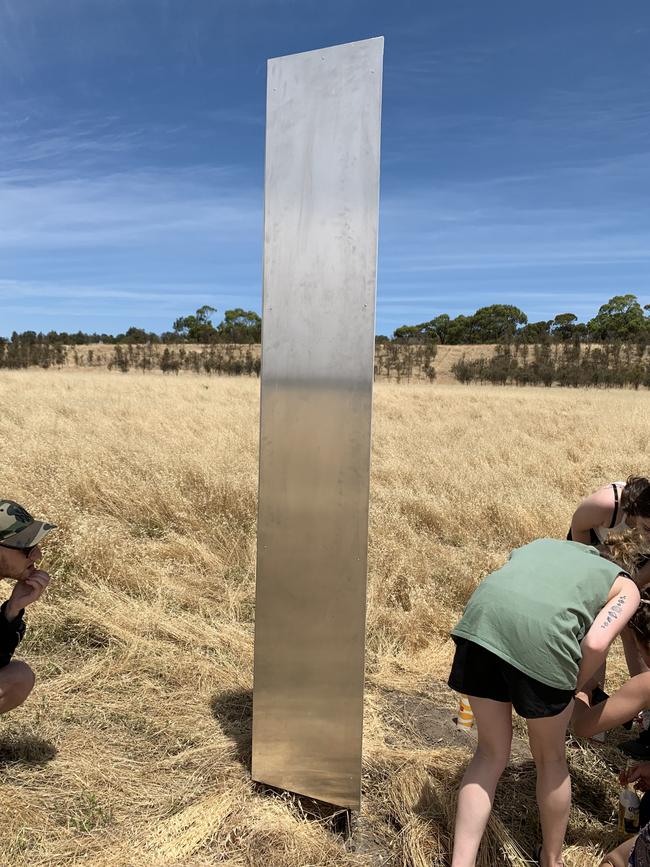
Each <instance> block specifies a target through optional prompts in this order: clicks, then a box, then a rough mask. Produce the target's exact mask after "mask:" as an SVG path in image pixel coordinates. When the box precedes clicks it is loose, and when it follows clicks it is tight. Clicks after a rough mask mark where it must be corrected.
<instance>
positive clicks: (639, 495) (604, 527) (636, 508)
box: [567, 476, 650, 589]
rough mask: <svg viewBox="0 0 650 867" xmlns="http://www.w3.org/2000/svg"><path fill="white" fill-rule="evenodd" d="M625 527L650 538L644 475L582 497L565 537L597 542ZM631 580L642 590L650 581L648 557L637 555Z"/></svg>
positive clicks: (649, 486) (648, 484)
mask: <svg viewBox="0 0 650 867" xmlns="http://www.w3.org/2000/svg"><path fill="white" fill-rule="evenodd" d="M628 530H638V532H639V533H641V534H643V535H645V536H648V537H650V479H646V478H645V477H643V476H630V477H629V478H628V480H627V482H612V483H611V484H610V485H603V487H602V488H598V490H597V491H594V493H593V494H590V495H589V496H588V497H585V499H584V500H583V501H582V502H581V503H580V505H579V506H578V508H577V509H576V510H575V512H574V513H573V517H572V518H571V527H570V528H569V532H568V534H567V539H570V540H573V541H574V542H583V543H584V544H585V545H599V544H602V543H607V541H608V538H609V536H610V535H611V534H617V533H625V532H627V531H628ZM634 580H635V581H636V582H637V584H638V585H639V588H641V589H642V588H643V587H645V585H646V584H648V583H650V556H642V557H640V558H639V562H638V563H637V571H636V575H635V579H634Z"/></svg>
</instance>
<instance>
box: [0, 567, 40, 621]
mask: <svg viewBox="0 0 650 867" xmlns="http://www.w3.org/2000/svg"><path fill="white" fill-rule="evenodd" d="M49 583H50V576H49V575H48V574H47V572H43V570H42V569H34V571H33V572H31V573H30V575H29V577H28V578H25V579H23V580H22V581H16V585H15V586H14V589H13V591H12V593H11V596H10V597H9V599H8V600H7V605H6V607H5V618H6V619H7V620H8V621H9V622H11V621H12V620H15V618H16V617H18V615H19V613H20V611H21V609H22V608H26V607H27V606H28V605H31V604H32V602H36V600H37V599H40V598H41V596H42V595H43V593H44V592H45V589H46V588H47V585H48V584H49Z"/></svg>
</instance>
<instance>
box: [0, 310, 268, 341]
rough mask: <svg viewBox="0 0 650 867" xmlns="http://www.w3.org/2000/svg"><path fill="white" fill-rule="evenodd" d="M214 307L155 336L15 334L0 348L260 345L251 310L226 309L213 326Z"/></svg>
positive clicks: (131, 332)
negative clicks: (19, 345)
mask: <svg viewBox="0 0 650 867" xmlns="http://www.w3.org/2000/svg"><path fill="white" fill-rule="evenodd" d="M216 312H217V311H216V309H215V308H214V307H210V306H209V305H207V304H206V305H204V306H203V307H199V309H198V310H197V311H196V313H193V314H191V315H190V316H181V317H179V318H178V319H176V321H175V322H174V324H173V326H172V330H171V331H163V332H162V334H155V333H154V332H153V331H145V329H144V328H137V327H135V326H132V327H131V328H128V329H127V330H126V331H125V332H124V333H123V334H98V333H97V332H92V333H86V332H85V331H75V332H68V331H48V332H47V333H43V332H38V333H37V332H36V331H23V332H22V333H18V332H17V331H14V332H13V334H12V335H11V337H10V338H6V337H0V345H2V344H5V345H6V344H8V343H21V344H23V345H25V344H30V345H36V344H51V345H55V344H61V345H63V346H87V345H88V344H91V343H107V344H136V345H137V344H146V343H260V342H261V340H262V320H261V318H260V316H259V315H258V314H257V313H255V311H254V310H243V309H242V308H241V307H237V308H236V309H234V310H226V311H225V313H224V317H223V319H222V320H221V322H220V323H219V324H218V325H216V326H215V325H213V323H212V318H211V316H212V314H213V313H216Z"/></svg>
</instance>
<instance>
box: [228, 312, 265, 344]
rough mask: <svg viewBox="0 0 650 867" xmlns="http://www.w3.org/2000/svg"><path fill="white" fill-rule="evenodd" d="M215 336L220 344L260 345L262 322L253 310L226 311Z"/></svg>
mask: <svg viewBox="0 0 650 867" xmlns="http://www.w3.org/2000/svg"><path fill="white" fill-rule="evenodd" d="M217 335H218V340H219V341H220V342H221V343H260V342H261V340H262V320H261V318H260V317H259V316H258V314H257V313H255V311H254V310H243V309H242V308H241V307H237V309H236V310H226V312H225V314H224V318H223V321H222V322H220V323H219V325H218V326H217Z"/></svg>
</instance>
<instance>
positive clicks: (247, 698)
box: [210, 689, 253, 771]
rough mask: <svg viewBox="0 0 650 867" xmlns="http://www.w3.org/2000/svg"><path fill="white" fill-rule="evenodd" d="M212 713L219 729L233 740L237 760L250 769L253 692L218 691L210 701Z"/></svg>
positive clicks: (243, 690)
mask: <svg viewBox="0 0 650 867" xmlns="http://www.w3.org/2000/svg"><path fill="white" fill-rule="evenodd" d="M210 709H211V711H212V715H213V716H214V718H215V719H216V721H217V723H218V724H219V727H220V728H221V731H222V732H223V733H224V735H225V736H226V737H227V738H229V739H230V740H231V741H234V743H235V748H236V752H237V760H238V761H239V762H241V764H242V765H244V767H245V768H246V769H247V770H248V771H250V769H251V758H252V750H251V742H252V737H253V692H252V690H250V689H235V690H226V691H225V692H218V693H216V695H213V696H212V700H211V701H210Z"/></svg>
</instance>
